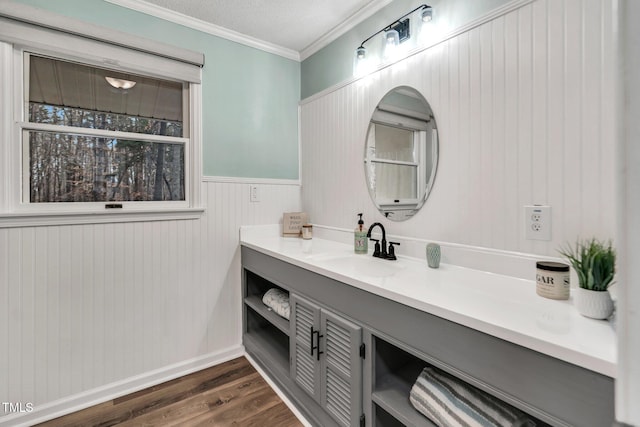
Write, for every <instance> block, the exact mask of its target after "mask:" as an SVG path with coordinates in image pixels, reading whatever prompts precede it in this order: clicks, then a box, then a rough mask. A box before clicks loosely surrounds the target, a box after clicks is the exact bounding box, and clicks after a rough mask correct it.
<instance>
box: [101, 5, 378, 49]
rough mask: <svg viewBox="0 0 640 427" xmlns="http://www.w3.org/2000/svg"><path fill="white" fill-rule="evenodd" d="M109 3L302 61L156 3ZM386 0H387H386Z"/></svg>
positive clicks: (253, 38) (267, 45) (254, 39)
mask: <svg viewBox="0 0 640 427" xmlns="http://www.w3.org/2000/svg"><path fill="white" fill-rule="evenodd" d="M105 1H107V2H108V3H112V4H115V5H117V6H122V7H126V8H127V9H131V10H135V11H137V12H141V13H144V14H146V15H151V16H155V17H156V18H160V19H164V20H165V21H169V22H173V23H174V24H179V25H182V26H185V27H187V28H191V29H194V30H198V31H201V32H203V33H207V34H211V35H214V36H217V37H220V38H223V39H226V40H230V41H232V42H236V43H240V44H243V45H245V46H249V47H253V48H255V49H260V50H262V51H265V52H268V53H272V54H274V55H278V56H282V57H284V58H287V59H292V60H294V61H300V54H299V53H298V52H296V51H295V50H292V49H287V48H285V47H282V46H278V45H276V44H273V43H269V42H266V41H264V40H260V39H257V38H255V37H250V36H247V35H245V34H241V33H239V32H237V31H233V30H229V29H227V28H224V27H221V26H219V25H215V24H211V23H209V22H205V21H202V20H200V19H197V18H193V17H191V16H187V15H185V14H182V13H179V12H175V11H173V10H169V9H166V8H163V7H160V6H156V5H154V4H151V3H148V2H146V1H144V0H105ZM385 1H386V0H385Z"/></svg>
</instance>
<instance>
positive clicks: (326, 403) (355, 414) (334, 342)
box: [320, 310, 362, 427]
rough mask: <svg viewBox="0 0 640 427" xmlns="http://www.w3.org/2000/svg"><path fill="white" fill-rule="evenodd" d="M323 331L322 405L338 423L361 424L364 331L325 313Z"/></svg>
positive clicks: (322, 317)
mask: <svg viewBox="0 0 640 427" xmlns="http://www.w3.org/2000/svg"><path fill="white" fill-rule="evenodd" d="M320 329H321V330H322V333H323V334H324V337H323V338H322V340H321V342H322V345H321V350H322V351H324V353H323V354H322V356H323V357H322V358H321V360H320V370H321V372H320V375H321V380H320V381H321V386H320V388H321V392H320V395H321V396H320V398H321V405H322V406H323V407H324V408H325V410H326V411H327V412H329V413H330V414H331V416H332V417H333V418H334V419H335V420H336V421H337V422H338V424H340V425H342V426H345V427H349V426H356V425H359V423H360V416H361V414H362V359H361V358H360V345H361V344H362V328H360V327H359V326H357V325H355V324H353V323H351V322H349V321H347V320H346V319H343V318H342V317H339V316H336V315H334V314H332V313H330V312H327V311H324V310H323V311H322V312H321V315H320Z"/></svg>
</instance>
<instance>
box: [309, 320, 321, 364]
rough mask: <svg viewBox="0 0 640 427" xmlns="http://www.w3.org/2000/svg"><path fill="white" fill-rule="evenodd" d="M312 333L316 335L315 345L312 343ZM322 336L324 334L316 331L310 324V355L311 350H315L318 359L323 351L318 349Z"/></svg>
mask: <svg viewBox="0 0 640 427" xmlns="http://www.w3.org/2000/svg"><path fill="white" fill-rule="evenodd" d="M314 335H315V336H316V339H315V345H314V343H313V336H314ZM322 337H324V335H322V334H321V333H320V331H316V330H315V329H313V326H312V327H311V355H312V356H313V351H314V350H316V357H317V360H320V355H321V354H322V353H324V351H320V338H322Z"/></svg>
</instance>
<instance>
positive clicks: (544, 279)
mask: <svg viewBox="0 0 640 427" xmlns="http://www.w3.org/2000/svg"><path fill="white" fill-rule="evenodd" d="M569 290H570V274H569V266H568V265H567V264H562V263H559V262H552V261H538V262H537V263H536V293H537V294H538V295H540V296H542V297H545V298H551V299H569Z"/></svg>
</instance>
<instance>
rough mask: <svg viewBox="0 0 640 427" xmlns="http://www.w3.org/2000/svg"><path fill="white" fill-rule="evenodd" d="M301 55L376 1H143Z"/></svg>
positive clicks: (376, 2)
mask: <svg viewBox="0 0 640 427" xmlns="http://www.w3.org/2000/svg"><path fill="white" fill-rule="evenodd" d="M144 2H146V3H149V4H153V5H156V6H159V7H162V8H165V9H169V10H172V11H175V12H178V13H181V14H183V15H187V16H189V17H193V18H196V19H198V20H201V21H205V22H208V23H211V24H215V25H218V26H220V27H224V28H226V29H229V30H233V31H236V32H238V33H241V34H244V35H247V36H251V37H253V38H256V39H259V40H262V41H266V42H269V43H272V44H275V45H277V46H281V47H285V48H288V49H291V50H294V51H297V52H301V51H302V50H304V49H305V48H307V47H308V46H309V45H311V44H312V43H314V42H315V41H317V40H318V39H320V38H322V37H323V36H324V35H326V34H328V33H329V32H330V31H331V30H333V29H334V28H335V27H337V26H339V25H340V24H342V23H344V22H345V21H346V20H347V19H349V18H351V17H352V16H354V15H356V13H357V12H359V11H361V9H363V8H364V7H365V6H368V5H374V4H379V3H380V2H379V1H376V0H268V1H266V0H144Z"/></svg>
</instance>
